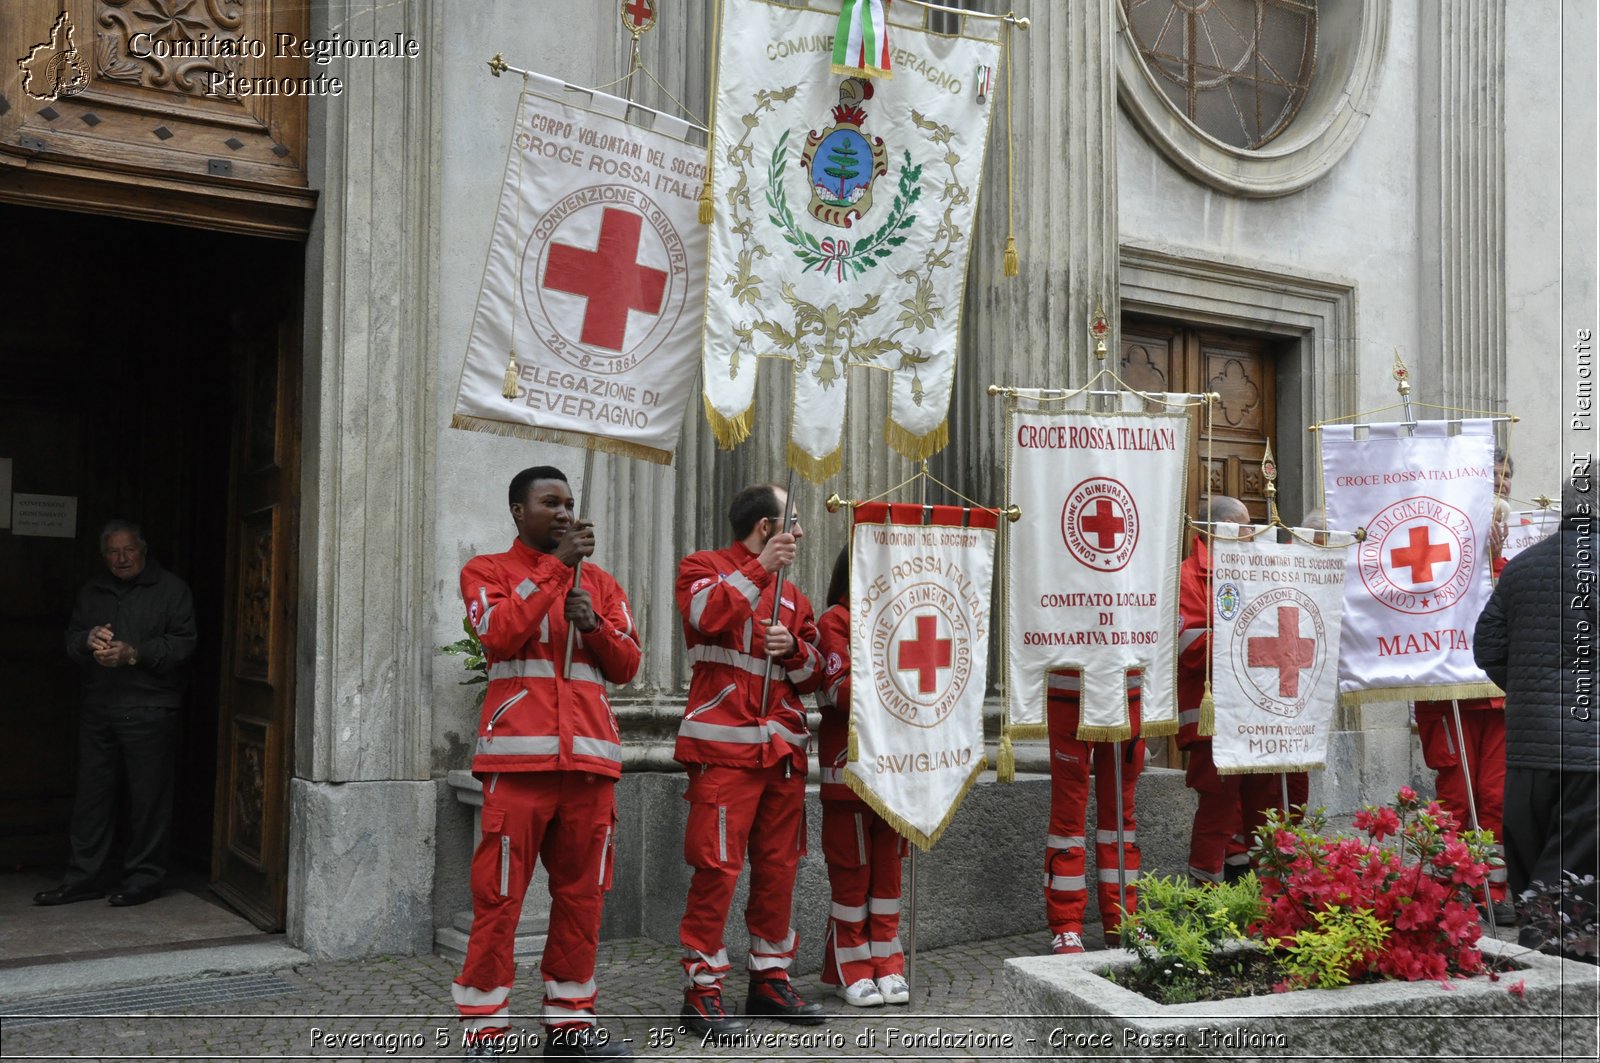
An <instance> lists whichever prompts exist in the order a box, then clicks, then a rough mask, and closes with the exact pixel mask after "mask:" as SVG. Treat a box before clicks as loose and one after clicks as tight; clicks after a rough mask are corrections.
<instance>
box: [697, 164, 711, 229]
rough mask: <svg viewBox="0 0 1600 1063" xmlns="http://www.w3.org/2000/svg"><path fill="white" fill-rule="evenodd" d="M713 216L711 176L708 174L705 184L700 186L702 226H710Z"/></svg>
mask: <svg viewBox="0 0 1600 1063" xmlns="http://www.w3.org/2000/svg"><path fill="white" fill-rule="evenodd" d="M711 216H712V207H711V175H710V174H709V173H708V174H706V181H705V184H703V185H701V186H700V224H701V225H710V224H711Z"/></svg>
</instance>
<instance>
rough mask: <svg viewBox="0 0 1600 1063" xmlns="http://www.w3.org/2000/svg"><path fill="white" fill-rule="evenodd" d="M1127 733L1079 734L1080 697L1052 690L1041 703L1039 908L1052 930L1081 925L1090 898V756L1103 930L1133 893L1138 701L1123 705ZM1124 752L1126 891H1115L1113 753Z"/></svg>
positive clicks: (1118, 920) (1110, 930)
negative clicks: (1128, 737) (1045, 775)
mask: <svg viewBox="0 0 1600 1063" xmlns="http://www.w3.org/2000/svg"><path fill="white" fill-rule="evenodd" d="M1129 712H1130V715H1131V717H1132V722H1133V727H1134V735H1135V737H1134V738H1133V740H1132V741H1129V742H1123V743H1120V746H1119V745H1118V744H1117V743H1112V742H1095V743H1089V742H1080V741H1078V739H1077V733H1078V705H1077V700H1076V699H1075V698H1074V699H1072V700H1071V701H1066V700H1058V699H1057V698H1054V697H1052V698H1051V699H1050V700H1049V702H1048V708H1047V710H1046V713H1047V718H1048V723H1049V730H1050V836H1049V837H1048V838H1046V839H1045V850H1044V910H1045V916H1046V918H1048V919H1049V921H1050V932H1051V933H1052V934H1060V933H1062V932H1064V931H1071V932H1073V933H1078V934H1081V933H1083V914H1084V909H1085V908H1086V907H1087V906H1088V888H1087V881H1086V879H1085V863H1086V861H1085V852H1084V845H1085V844H1086V842H1087V840H1088V839H1087V837H1086V836H1085V834H1084V822H1085V820H1086V818H1087V816H1088V802H1089V773H1090V771H1089V758H1090V756H1091V752H1090V751H1091V750H1092V751H1093V754H1092V755H1093V757H1094V803H1095V821H1096V826H1097V827H1098V828H1099V829H1098V830H1096V831H1095V864H1096V866H1097V867H1098V868H1099V887H1100V889H1099V895H1100V924H1101V926H1102V928H1103V929H1104V930H1105V933H1106V935H1107V936H1108V943H1109V938H1110V935H1113V934H1115V933H1116V930H1117V927H1119V926H1121V925H1122V909H1123V908H1126V909H1128V910H1129V911H1132V910H1133V906H1134V904H1135V903H1136V901H1137V899H1138V887H1137V885H1136V883H1137V881H1138V878H1139V840H1138V837H1137V835H1136V833H1135V831H1134V815H1133V796H1134V791H1135V789H1136V788H1137V787H1138V783H1139V773H1140V772H1141V771H1143V770H1144V740H1143V739H1141V738H1139V737H1137V736H1138V728H1139V714H1138V709H1137V708H1136V707H1134V706H1130V708H1129ZM1119 748H1120V751H1121V753H1122V831H1123V850H1122V857H1123V870H1124V871H1125V872H1126V873H1127V884H1128V893H1127V896H1126V897H1119V896H1118V894H1117V778H1116V770H1117V766H1116V755H1117V752H1118V750H1119Z"/></svg>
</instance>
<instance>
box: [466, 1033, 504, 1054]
mask: <svg viewBox="0 0 1600 1063" xmlns="http://www.w3.org/2000/svg"><path fill="white" fill-rule="evenodd" d="M510 1054H511V1049H510V1048H509V1047H507V1045H506V1036H505V1034H500V1035H499V1036H498V1037H478V1038H475V1039H473V1040H471V1041H468V1042H467V1044H466V1047H465V1049H464V1050H463V1051H462V1053H461V1058H462V1059H495V1058H497V1057H499V1056H507V1055H510Z"/></svg>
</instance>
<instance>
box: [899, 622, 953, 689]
mask: <svg viewBox="0 0 1600 1063" xmlns="http://www.w3.org/2000/svg"><path fill="white" fill-rule="evenodd" d="M954 654H955V642H954V640H952V639H942V638H940V637H939V619H938V617H933V616H919V617H917V637H916V638H914V639H901V640H900V653H899V654H898V656H896V658H895V667H896V668H898V669H900V670H901V671H902V672H908V671H911V670H913V669H915V671H916V673H917V692H918V693H921V694H932V693H933V692H934V691H935V690H938V689H939V670H940V669H942V668H949V667H950V661H951V659H952V658H953V657H954Z"/></svg>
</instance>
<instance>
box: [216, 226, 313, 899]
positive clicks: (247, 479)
mask: <svg viewBox="0 0 1600 1063" xmlns="http://www.w3.org/2000/svg"><path fill="white" fill-rule="evenodd" d="M278 257H282V258H284V260H285V261H284V263H283V264H282V265H281V267H280V268H277V269H273V268H271V267H268V268H267V269H266V270H264V271H263V273H262V274H260V276H261V277H262V278H263V280H262V281H261V282H260V290H259V295H258V298H259V300H260V301H259V303H252V304H249V305H246V306H244V307H242V308H241V310H240V311H239V312H238V313H236V314H235V316H234V321H233V327H232V338H231V343H230V347H231V349H230V351H229V355H230V357H231V359H232V361H233V365H234V395H235V409H237V410H238V411H239V416H238V417H237V418H236V419H235V421H234V430H233V440H232V452H233V471H232V474H231V476H230V500H229V507H228V511H229V540H230V542H229V560H228V577H227V579H228V586H229V588H230V591H229V601H228V604H227V612H226V619H225V620H224V631H223V670H222V689H221V692H220V699H219V703H220V719H219V722H218V736H217V752H218V755H217V802H216V810H217V811H216V821H215V836H214V842H213V847H212V857H211V877H212V888H213V889H215V890H216V891H217V893H218V894H220V895H221V896H222V897H223V898H224V899H226V900H227V901H228V902H229V903H230V904H232V905H233V906H234V907H236V908H238V909H239V910H240V911H241V912H243V913H244V914H245V916H246V917H248V918H249V919H250V920H251V922H253V923H255V924H256V925H257V926H259V927H261V928H262V929H263V930H279V929H282V927H283V924H284V905H285V898H286V896H287V893H286V886H287V868H288V839H289V826H288V813H289V800H288V798H289V792H288V788H289V775H290V768H291V765H292V763H293V750H294V635H295V595H296V591H297V584H296V558H297V556H298V549H299V544H298V538H299V535H298V533H299V470H300V412H299V402H300V325H299V320H300V301H299V293H298V286H297V284H294V283H291V282H290V281H288V280H284V281H282V282H281V283H278V282H275V281H274V280H272V279H270V278H273V277H283V278H289V277H295V276H298V272H297V271H296V270H294V269H293V268H291V265H290V264H291V262H292V257H291V256H289V255H284V256H278Z"/></svg>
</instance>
